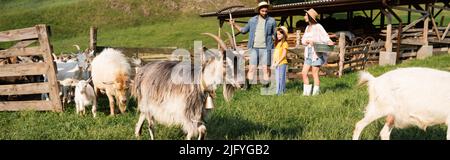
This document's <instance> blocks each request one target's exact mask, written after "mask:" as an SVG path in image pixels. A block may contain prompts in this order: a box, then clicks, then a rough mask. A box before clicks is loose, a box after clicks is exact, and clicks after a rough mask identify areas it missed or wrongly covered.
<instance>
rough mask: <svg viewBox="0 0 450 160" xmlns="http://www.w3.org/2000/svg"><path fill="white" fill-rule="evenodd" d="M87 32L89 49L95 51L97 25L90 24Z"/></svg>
mask: <svg viewBox="0 0 450 160" xmlns="http://www.w3.org/2000/svg"><path fill="white" fill-rule="evenodd" d="M89 33H90V34H89V50H91V51H94V53H95V52H96V49H97V27H93V26H92V27H91V30H90V32H89Z"/></svg>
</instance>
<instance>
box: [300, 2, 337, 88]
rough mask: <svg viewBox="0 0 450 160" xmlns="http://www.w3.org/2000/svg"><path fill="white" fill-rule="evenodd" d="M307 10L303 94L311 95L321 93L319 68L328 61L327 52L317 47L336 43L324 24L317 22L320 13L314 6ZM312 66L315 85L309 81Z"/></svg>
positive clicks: (304, 39) (304, 35)
mask: <svg viewBox="0 0 450 160" xmlns="http://www.w3.org/2000/svg"><path fill="white" fill-rule="evenodd" d="M305 12H306V14H305V17H304V18H305V22H307V23H308V26H307V27H306V29H305V33H304V34H303V37H302V44H303V45H304V46H305V52H304V57H305V61H304V64H303V69H302V78H303V95H305V96H310V95H318V94H319V85H320V80H319V70H320V67H321V66H322V65H324V64H326V62H327V53H326V52H323V51H320V48H317V47H318V46H321V45H322V46H323V45H334V42H333V41H331V39H330V36H329V35H328V33H327V32H326V31H325V29H324V28H323V27H322V25H320V24H319V23H317V20H316V17H317V16H318V15H319V14H318V13H317V12H316V11H315V10H314V9H312V8H311V9H309V10H307V11H305ZM316 51H317V52H316ZM310 68H311V70H312V76H313V79H314V87H313V85H311V84H310V83H309V79H308V72H309V70H310ZM311 91H312V93H311Z"/></svg>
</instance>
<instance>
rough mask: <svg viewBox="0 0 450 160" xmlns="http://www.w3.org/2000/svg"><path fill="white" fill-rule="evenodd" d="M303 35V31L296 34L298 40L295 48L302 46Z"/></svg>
mask: <svg viewBox="0 0 450 160" xmlns="http://www.w3.org/2000/svg"><path fill="white" fill-rule="evenodd" d="M301 33H302V31H301V30H297V31H296V32H295V34H296V36H297V37H296V40H295V48H299V47H300V45H301V41H302V39H301V37H300V34H301Z"/></svg>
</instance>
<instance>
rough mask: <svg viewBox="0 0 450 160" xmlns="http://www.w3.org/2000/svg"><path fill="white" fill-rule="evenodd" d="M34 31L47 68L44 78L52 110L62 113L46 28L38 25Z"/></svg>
mask: <svg viewBox="0 0 450 160" xmlns="http://www.w3.org/2000/svg"><path fill="white" fill-rule="evenodd" d="M36 29H37V31H38V37H39V44H40V47H41V52H42V56H43V57H44V63H45V64H47V66H48V67H49V68H48V71H47V75H46V76H47V77H48V82H49V85H50V86H49V87H50V93H49V95H50V101H51V102H52V104H53V107H54V109H53V110H54V111H56V112H61V111H63V108H62V104H61V101H60V99H59V87H58V86H59V85H58V81H57V80H56V72H55V70H56V68H55V65H54V63H53V57H52V53H53V50H52V47H51V45H50V42H49V37H48V32H47V26H46V25H43V24H40V25H37V26H36Z"/></svg>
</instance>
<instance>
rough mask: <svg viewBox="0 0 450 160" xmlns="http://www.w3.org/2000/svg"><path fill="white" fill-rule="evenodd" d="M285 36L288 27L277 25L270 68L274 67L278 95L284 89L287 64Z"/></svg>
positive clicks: (282, 92) (286, 35) (286, 36)
mask: <svg viewBox="0 0 450 160" xmlns="http://www.w3.org/2000/svg"><path fill="white" fill-rule="evenodd" d="M287 38H288V29H287V28H286V27H284V26H281V27H278V28H277V34H276V39H275V50H274V52H273V62H272V68H273V69H275V81H276V84H277V89H276V93H277V94H278V95H282V94H284V92H285V91H286V67H287V64H288V62H287V59H286V54H287V48H288V47H289V46H288V43H287Z"/></svg>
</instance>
